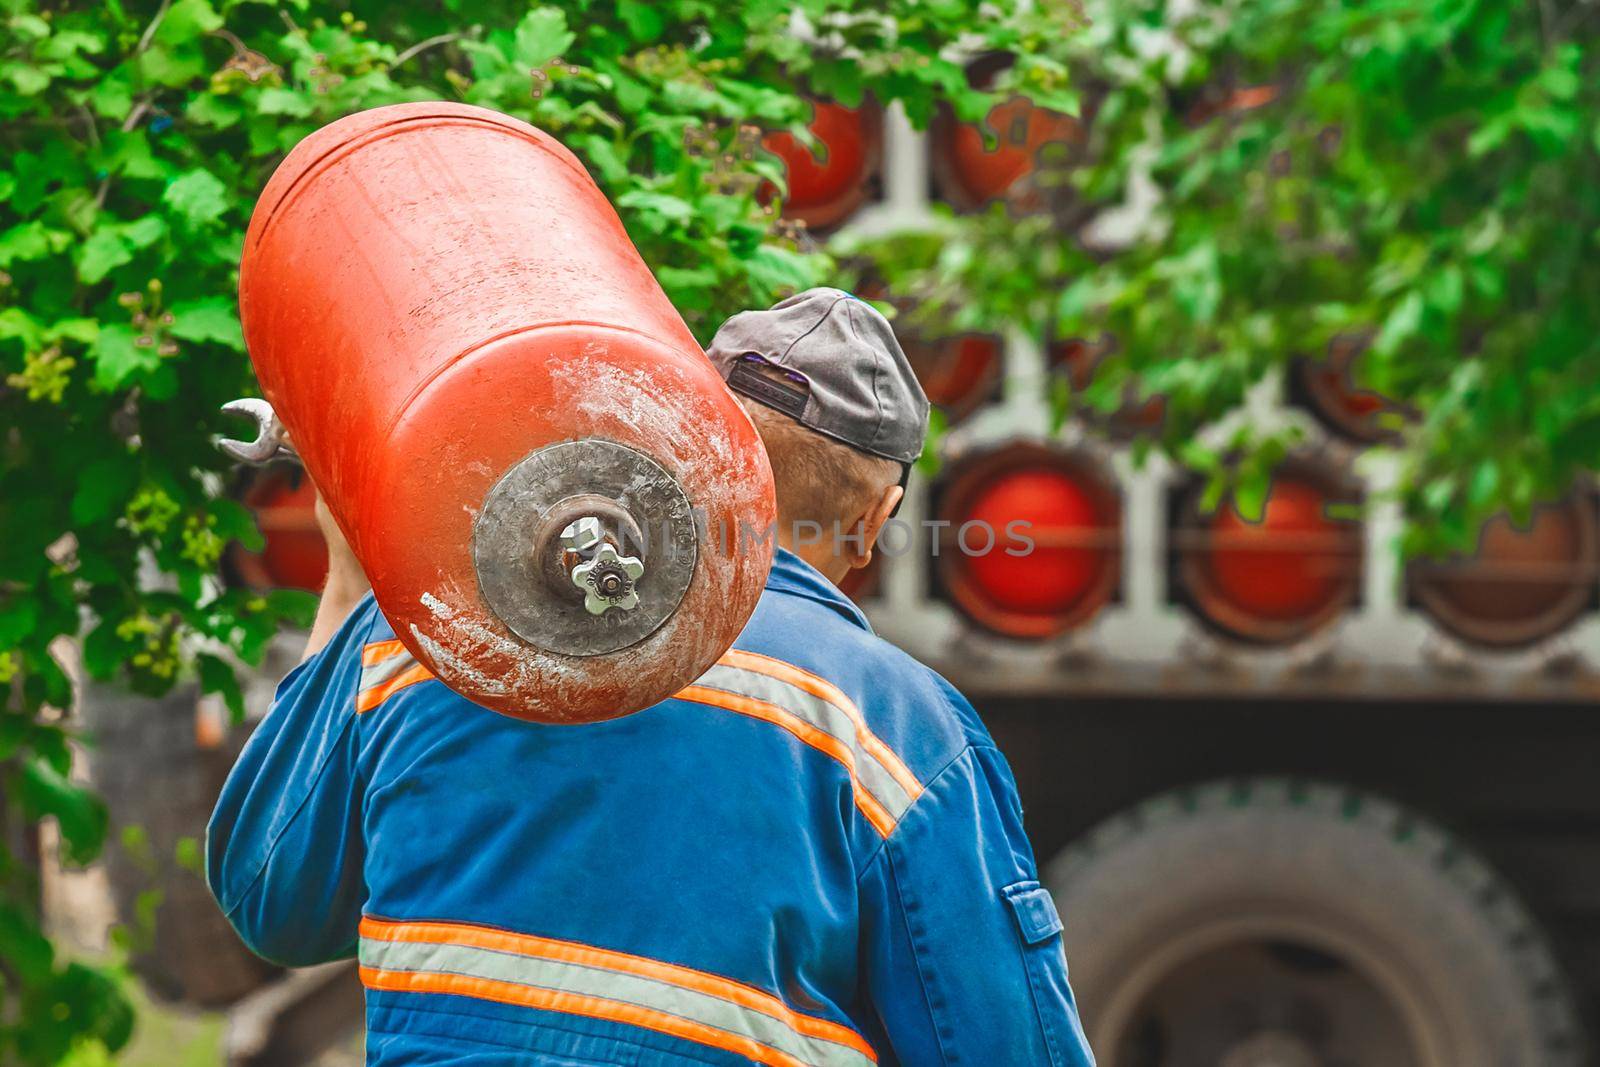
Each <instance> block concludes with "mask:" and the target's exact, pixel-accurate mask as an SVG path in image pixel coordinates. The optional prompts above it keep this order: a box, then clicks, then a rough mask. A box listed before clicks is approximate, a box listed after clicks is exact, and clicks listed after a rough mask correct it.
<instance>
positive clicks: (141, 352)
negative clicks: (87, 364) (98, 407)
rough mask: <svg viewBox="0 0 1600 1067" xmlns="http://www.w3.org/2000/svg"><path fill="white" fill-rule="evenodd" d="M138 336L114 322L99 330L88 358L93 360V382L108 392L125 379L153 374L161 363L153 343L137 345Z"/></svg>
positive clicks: (139, 335)
mask: <svg viewBox="0 0 1600 1067" xmlns="http://www.w3.org/2000/svg"><path fill="white" fill-rule="evenodd" d="M143 336H144V335H141V334H140V333H139V332H138V331H137V330H135V329H134V328H133V327H132V326H128V325H123V324H122V323H116V324H113V325H111V326H106V327H104V328H102V329H101V331H100V336H99V337H98V338H96V339H95V343H94V346H93V348H92V349H91V350H90V355H91V356H92V358H93V359H94V382H95V385H97V386H98V387H99V388H101V389H103V390H105V391H107V392H110V391H112V390H115V389H120V388H121V387H122V386H123V385H124V384H125V383H126V382H128V381H129V379H131V378H133V377H135V376H137V375H139V374H142V373H147V372H149V371H153V370H155V369H156V367H157V366H159V365H160V363H161V357H160V355H158V354H157V352H156V346H155V345H154V344H140V343H139V342H140V340H141V339H142V337H143Z"/></svg>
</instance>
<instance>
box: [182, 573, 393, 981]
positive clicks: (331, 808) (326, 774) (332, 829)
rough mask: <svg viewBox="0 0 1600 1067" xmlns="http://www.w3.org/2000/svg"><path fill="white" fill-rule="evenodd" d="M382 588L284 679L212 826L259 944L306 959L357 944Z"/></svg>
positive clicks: (253, 944)
mask: <svg viewBox="0 0 1600 1067" xmlns="http://www.w3.org/2000/svg"><path fill="white" fill-rule="evenodd" d="M374 614H375V609H374V608H373V606H372V601H371V598H370V595H369V597H368V599H367V600H364V601H362V603H361V604H360V605H359V606H358V607H357V608H356V609H355V610H354V611H352V612H351V613H350V617H349V618H347V619H346V620H345V621H344V624H343V625H342V626H341V627H340V628H339V631H338V632H337V633H336V634H335V635H334V637H333V639H332V640H331V641H329V642H328V644H327V646H326V647H324V648H323V649H322V650H321V651H319V652H318V653H317V654H316V655H314V656H312V657H311V658H310V659H308V660H306V661H305V662H304V663H301V664H300V665H299V666H297V667H296V668H295V669H294V670H293V671H290V672H289V674H288V676H287V677H285V678H284V680H283V681H282V682H281V683H280V684H279V686H278V691H277V695H276V696H275V697H274V698H273V702H272V708H271V710H270V711H268V713H267V716H266V718H265V719H263V720H262V722H261V725H260V726H258V727H257V728H256V731H255V733H254V734H253V735H252V736H251V738H250V740H249V741H248V742H247V743H246V744H245V746H244V751H243V752H242V753H241V754H240V756H239V760H238V762H237V763H236V764H234V767H233V770H232V772H231V773H230V774H229V775H228V780H227V782H226V783H225V784H224V785H223V787H222V795H221V796H220V797H219V798H218V800H217V806H216V810H215V811H213V812H212V814H211V823H210V825H209V826H208V827H207V830H206V881H207V882H208V883H209V885H210V886H211V892H212V894H213V895H214V896H215V897H216V898H217V903H218V904H220V905H221V906H222V910H223V912H224V914H226V915H227V917H228V921H229V922H230V923H232V924H233V928H234V929H235V930H237V931H238V932H239V936H240V937H241V938H243V940H244V942H245V944H247V945H249V946H250V948H251V949H252V950H253V951H255V952H256V953H257V954H259V955H261V956H264V957H266V958H267V959H269V960H272V961H274V962H276V963H282V964H286V965H288V966H306V965H309V964H312V963H322V962H325V961H327V960H331V959H338V958H341V957H345V956H350V955H352V954H353V953H354V952H355V946H356V939H357V927H358V925H359V923H360V920H361V907H362V904H363V902H364V901H365V899H366V887H365V883H364V880H363V877H362V860H363V850H362V839H361V793H362V789H361V782H360V780H359V775H358V771H357V760H356V756H357V731H356V714H355V705H356V691H357V688H358V687H359V685H360V678H361V649H362V645H363V642H364V640H365V638H366V636H367V634H368V632H369V631H370V630H371V628H372V621H373V618H374Z"/></svg>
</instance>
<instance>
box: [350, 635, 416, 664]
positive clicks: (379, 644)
mask: <svg viewBox="0 0 1600 1067" xmlns="http://www.w3.org/2000/svg"><path fill="white" fill-rule="evenodd" d="M405 650H406V646H405V645H402V644H401V643H400V642H399V640H398V639H393V638H391V639H390V640H388V641H374V642H373V643H372V644H370V645H367V646H365V647H364V648H362V650H361V665H362V666H363V667H371V666H372V665H373V664H375V663H382V662H383V661H384V660H386V659H389V658H390V657H392V656H398V655H400V654H401V653H403V652H405Z"/></svg>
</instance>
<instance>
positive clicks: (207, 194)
mask: <svg viewBox="0 0 1600 1067" xmlns="http://www.w3.org/2000/svg"><path fill="white" fill-rule="evenodd" d="M161 199H162V201H163V202H164V203H166V204H168V205H170V206H171V207H172V208H173V209H174V210H175V211H177V212H178V214H179V215H181V216H182V217H183V218H185V219H187V220H188V221H189V223H190V224H191V225H195V226H199V225H203V224H205V223H208V222H212V221H215V220H216V219H218V218H221V217H222V213H223V212H224V211H226V210H228V188H227V186H225V185H223V184H222V182H221V180H219V179H218V178H217V176H216V175H215V174H212V173H211V172H210V171H208V170H206V169H205V168H203V167H196V168H195V169H194V170H191V171H188V172H186V173H185V174H184V175H183V176H182V177H180V178H178V179H177V180H175V181H174V182H173V183H172V184H171V185H168V186H167V191H166V192H165V193H163V194H162V197H161Z"/></svg>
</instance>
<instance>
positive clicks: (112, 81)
mask: <svg viewBox="0 0 1600 1067" xmlns="http://www.w3.org/2000/svg"><path fill="white" fill-rule="evenodd" d="M89 106H90V107H92V108H94V110H95V114H97V115H99V116H101V117H102V118H107V119H111V120H112V121H113V122H121V121H122V120H123V119H125V118H127V117H128V112H130V111H132V110H133V83H132V81H130V80H129V77H128V69H127V68H126V67H118V68H117V69H116V70H114V71H112V72H111V73H110V74H107V75H106V76H105V77H103V78H101V79H100V80H99V81H97V82H95V83H94V87H93V88H91V89H90V90H89Z"/></svg>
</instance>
